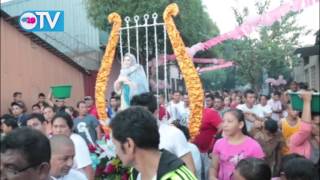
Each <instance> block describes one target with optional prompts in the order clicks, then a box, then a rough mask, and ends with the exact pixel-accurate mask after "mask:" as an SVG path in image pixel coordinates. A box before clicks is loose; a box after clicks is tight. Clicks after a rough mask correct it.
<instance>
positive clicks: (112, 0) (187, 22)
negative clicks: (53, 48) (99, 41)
mask: <svg viewBox="0 0 320 180" xmlns="http://www.w3.org/2000/svg"><path fill="white" fill-rule="evenodd" d="M86 2H87V11H88V16H89V19H90V20H91V22H92V23H93V24H94V25H95V26H96V27H98V28H99V29H100V30H103V31H107V32H108V31H110V28H111V26H110V25H109V24H108V22H107V19H106V17H107V16H108V14H110V13H112V12H117V13H119V14H120V15H121V17H122V18H124V17H125V16H129V17H134V16H135V15H138V16H140V17H143V15H144V14H147V13H148V14H152V13H154V12H156V13H157V14H158V15H159V17H158V22H162V21H163V20H162V14H163V12H164V9H165V8H166V6H167V5H169V4H170V3H177V4H178V6H179V9H180V13H179V14H178V16H177V17H176V18H175V22H176V25H177V28H178V30H179V31H180V34H181V36H182V38H183V40H184V42H185V44H186V46H192V45H193V44H195V43H197V42H199V41H204V40H206V39H208V38H210V37H214V36H216V35H217V34H219V30H218V28H217V26H216V25H215V24H214V23H213V22H212V20H211V19H210V17H209V15H208V13H207V11H206V9H205V7H204V6H203V5H202V2H201V1H200V0H140V1H136V0H87V1H86ZM149 20H150V23H151V22H152V18H150V19H149ZM143 22H144V21H142V23H143ZM123 26H125V22H123ZM149 29H150V30H149V31H150V32H149V36H150V38H149V39H152V38H153V33H154V32H153V28H149ZM157 33H158V34H159V39H158V40H159V42H160V43H159V46H160V47H159V49H161V48H163V46H162V44H163V30H162V29H161V28H159V29H158V30H157ZM139 34H141V35H140V38H139V39H140V40H139V43H140V44H143V43H145V42H144V39H145V36H144V30H143V29H142V30H141V32H139ZM130 36H131V39H132V42H131V43H132V44H135V32H134V29H133V30H132V32H130ZM123 38H126V37H125V36H124V35H123ZM140 41H141V42H140ZM169 44H170V43H168V46H167V47H168V50H167V52H168V53H172V49H171V46H170V45H169ZM149 49H150V53H149V54H150V55H149V56H150V57H152V56H154V55H155V52H154V49H155V48H154V44H152V42H150V44H149ZM139 53H140V54H141V56H144V55H145V51H144V49H143V47H142V48H141V49H140V51H139ZM160 53H161V52H160ZM218 54H219V49H218V48H214V49H211V50H210V51H207V52H202V53H199V55H198V56H201V57H214V56H217V55H218Z"/></svg>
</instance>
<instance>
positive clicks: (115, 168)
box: [89, 139, 130, 180]
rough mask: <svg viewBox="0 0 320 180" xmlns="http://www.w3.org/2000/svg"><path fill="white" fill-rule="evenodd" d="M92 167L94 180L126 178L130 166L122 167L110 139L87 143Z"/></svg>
mask: <svg viewBox="0 0 320 180" xmlns="http://www.w3.org/2000/svg"><path fill="white" fill-rule="evenodd" d="M89 150H90V153H91V154H90V155H91V159H92V167H93V168H94V169H95V171H96V172H95V175H96V176H95V177H96V178H95V179H96V180H128V179H129V170H130V168H128V167H124V166H123V165H122V163H121V161H120V159H119V158H118V157H117V156H116V153H115V146H114V144H113V143H112V141H111V140H110V139H106V140H99V141H97V142H96V144H95V145H92V144H90V145H89Z"/></svg>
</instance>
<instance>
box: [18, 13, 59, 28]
mask: <svg viewBox="0 0 320 180" xmlns="http://www.w3.org/2000/svg"><path fill="white" fill-rule="evenodd" d="M26 13H28V14H29V13H32V14H33V15H34V16H35V17H36V22H35V21H34V18H29V17H27V18H26V17H23V18H22V16H23V15H24V14H26ZM22 21H23V22H27V23H35V27H34V28H32V29H25V28H24V27H23V26H22V25H21V22H22ZM19 23H20V26H21V27H22V28H23V29H24V30H25V31H30V32H41V31H42V32H50V31H52V32H62V31H64V11H60V10H56V11H46V10H33V11H26V12H24V13H22V14H21V16H20V19H19Z"/></svg>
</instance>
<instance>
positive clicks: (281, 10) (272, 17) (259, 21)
mask: <svg viewBox="0 0 320 180" xmlns="http://www.w3.org/2000/svg"><path fill="white" fill-rule="evenodd" d="M318 2H319V0H294V1H292V2H287V3H284V4H282V5H281V6H279V7H277V8H276V9H273V10H272V11H269V12H267V13H264V14H262V15H261V16H258V17H255V18H252V19H249V20H248V21H246V22H244V23H243V24H242V25H240V26H238V27H236V28H235V29H234V30H233V31H230V32H228V33H224V34H221V35H220V36H217V37H214V38H212V39H209V40H208V41H206V42H204V43H203V45H202V46H201V47H203V48H204V49H197V50H198V51H200V50H201V51H204V50H207V49H209V48H211V47H213V46H215V45H217V44H220V43H222V42H223V41H225V40H227V39H239V38H241V37H243V36H247V35H249V34H250V33H251V32H253V31H254V30H255V29H256V28H257V26H270V25H272V24H273V23H274V22H275V21H278V20H279V19H280V18H281V17H283V16H284V15H286V14H287V13H289V12H290V11H294V12H296V11H300V10H302V9H303V8H306V7H308V6H311V5H313V4H315V3H318ZM197 44H199V43H197Z"/></svg>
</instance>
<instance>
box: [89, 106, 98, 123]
mask: <svg viewBox="0 0 320 180" xmlns="http://www.w3.org/2000/svg"><path fill="white" fill-rule="evenodd" d="M89 114H91V115H92V116H94V117H95V118H97V119H98V120H99V116H98V112H97V108H96V105H93V106H91V108H90V109H89Z"/></svg>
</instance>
